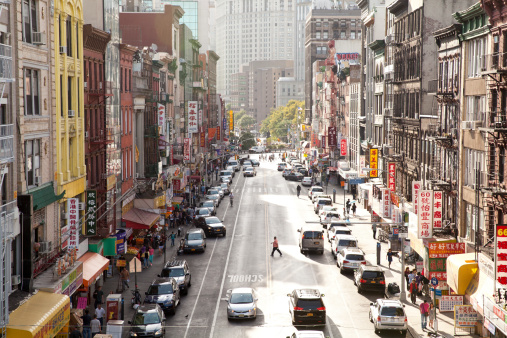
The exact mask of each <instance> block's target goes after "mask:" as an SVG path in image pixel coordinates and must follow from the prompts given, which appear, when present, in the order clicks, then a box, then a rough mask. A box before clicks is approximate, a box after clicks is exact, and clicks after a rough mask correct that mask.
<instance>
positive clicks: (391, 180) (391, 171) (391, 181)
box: [388, 163, 396, 192]
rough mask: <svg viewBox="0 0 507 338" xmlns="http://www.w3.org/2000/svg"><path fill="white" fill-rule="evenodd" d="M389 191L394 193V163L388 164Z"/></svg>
mask: <svg viewBox="0 0 507 338" xmlns="http://www.w3.org/2000/svg"><path fill="white" fill-rule="evenodd" d="M388 169H389V190H391V191H392V192H396V163H389V164H388Z"/></svg>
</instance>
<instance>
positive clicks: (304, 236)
mask: <svg viewBox="0 0 507 338" xmlns="http://www.w3.org/2000/svg"><path fill="white" fill-rule="evenodd" d="M298 232H299V251H300V252H301V253H305V252H318V253H320V254H321V255H322V254H323V253H324V231H323V230H321V229H318V228H317V227H314V226H304V227H302V228H301V229H298Z"/></svg>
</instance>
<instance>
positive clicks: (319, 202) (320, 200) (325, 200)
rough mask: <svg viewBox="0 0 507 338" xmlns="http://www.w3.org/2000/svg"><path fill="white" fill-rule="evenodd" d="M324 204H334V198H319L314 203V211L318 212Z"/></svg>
mask: <svg viewBox="0 0 507 338" xmlns="http://www.w3.org/2000/svg"><path fill="white" fill-rule="evenodd" d="M323 205H333V200H332V199H330V198H327V197H323V198H320V197H319V198H317V200H316V201H315V202H314V203H313V211H315V213H316V214H318V213H319V209H320V207H322V206H323Z"/></svg>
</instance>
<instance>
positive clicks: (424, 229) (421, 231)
mask: <svg viewBox="0 0 507 338" xmlns="http://www.w3.org/2000/svg"><path fill="white" fill-rule="evenodd" d="M418 195H419V212H418V213H417V214H418V218H419V222H418V231H417V237H418V238H431V237H432V236H433V191H431V190H419V194H418Z"/></svg>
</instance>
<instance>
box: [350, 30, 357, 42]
mask: <svg viewBox="0 0 507 338" xmlns="http://www.w3.org/2000/svg"><path fill="white" fill-rule="evenodd" d="M350 39H351V40H355V39H356V32H354V31H351V32H350Z"/></svg>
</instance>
